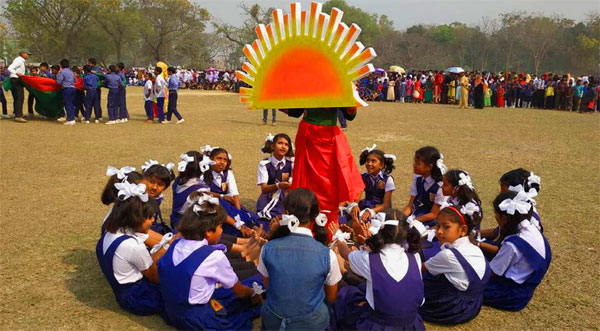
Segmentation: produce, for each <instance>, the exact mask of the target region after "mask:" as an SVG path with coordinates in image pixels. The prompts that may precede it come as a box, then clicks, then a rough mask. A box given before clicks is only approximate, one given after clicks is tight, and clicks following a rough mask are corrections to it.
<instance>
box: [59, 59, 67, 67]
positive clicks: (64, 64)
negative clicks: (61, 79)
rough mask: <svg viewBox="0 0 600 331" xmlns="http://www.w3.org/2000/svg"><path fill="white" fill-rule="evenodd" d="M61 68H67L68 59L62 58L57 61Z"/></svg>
mask: <svg viewBox="0 0 600 331" xmlns="http://www.w3.org/2000/svg"><path fill="white" fill-rule="evenodd" d="M59 64H60V66H61V68H68V67H69V60H67V59H62V60H60V62H59Z"/></svg>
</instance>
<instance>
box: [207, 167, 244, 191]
mask: <svg viewBox="0 0 600 331" xmlns="http://www.w3.org/2000/svg"><path fill="white" fill-rule="evenodd" d="M227 172H228V174H227V181H226V183H227V192H225V195H228V196H236V195H240V192H239V191H238V187H237V183H236V182H235V176H234V175H233V171H231V170H227ZM212 175H213V184H215V185H216V186H217V187H221V176H219V173H218V172H216V171H214V170H213V172H212ZM200 179H201V180H202V181H204V176H201V177H200Z"/></svg>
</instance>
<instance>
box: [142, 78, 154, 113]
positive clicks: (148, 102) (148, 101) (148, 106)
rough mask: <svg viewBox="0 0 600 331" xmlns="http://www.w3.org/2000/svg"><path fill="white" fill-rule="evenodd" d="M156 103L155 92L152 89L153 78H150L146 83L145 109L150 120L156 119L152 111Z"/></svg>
mask: <svg viewBox="0 0 600 331" xmlns="http://www.w3.org/2000/svg"><path fill="white" fill-rule="evenodd" d="M153 104H154V92H153V89H152V80H151V79H148V80H147V81H146V83H145V84H144V110H145V111H146V118H147V119H149V120H152V119H154V114H153V111H152V105H153Z"/></svg>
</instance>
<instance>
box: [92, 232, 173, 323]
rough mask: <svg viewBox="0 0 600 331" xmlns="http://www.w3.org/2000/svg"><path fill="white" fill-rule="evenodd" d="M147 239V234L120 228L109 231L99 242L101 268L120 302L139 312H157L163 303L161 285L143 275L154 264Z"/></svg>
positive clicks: (127, 308) (132, 310)
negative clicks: (145, 242)
mask: <svg viewBox="0 0 600 331" xmlns="http://www.w3.org/2000/svg"><path fill="white" fill-rule="evenodd" d="M147 238H148V235H147V234H143V233H137V232H134V231H132V230H127V231H125V232H123V231H120V230H119V231H117V232H116V233H111V232H105V233H104V234H102V236H101V237H100V240H98V244H97V245H96V257H97V258H98V263H99V264H100V269H102V273H103V274H104V276H105V277H106V279H107V280H108V283H109V284H110V286H111V287H112V289H113V292H114V294H115V298H116V299H117V302H118V303H119V305H120V306H121V307H122V308H123V309H125V310H127V311H129V312H130V313H133V314H136V315H151V314H156V313H158V312H160V310H161V308H162V306H163V301H162V295H161V292H160V287H159V286H158V285H157V284H154V283H152V282H150V281H149V280H148V279H146V278H144V275H143V274H142V271H143V270H147V269H148V268H150V266H152V263H153V261H152V257H151V256H150V253H149V252H148V250H147V248H146V246H145V245H144V241H145V240H146V239H147Z"/></svg>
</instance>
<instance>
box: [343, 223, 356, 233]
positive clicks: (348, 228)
mask: <svg viewBox="0 0 600 331" xmlns="http://www.w3.org/2000/svg"><path fill="white" fill-rule="evenodd" d="M340 230H342V232H346V233H353V232H354V231H352V228H350V227H349V226H348V224H341V225H340Z"/></svg>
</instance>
